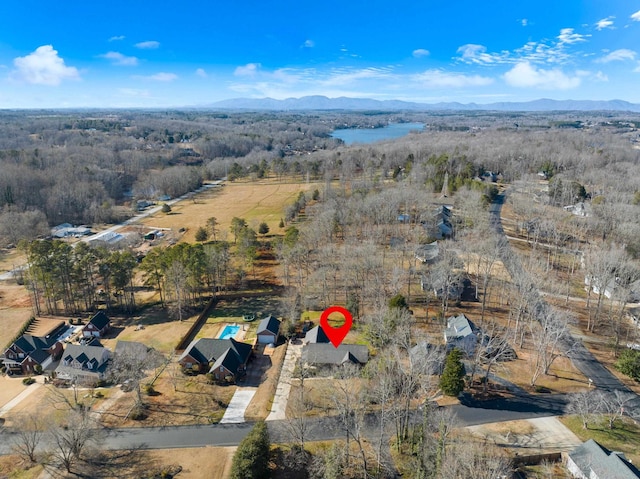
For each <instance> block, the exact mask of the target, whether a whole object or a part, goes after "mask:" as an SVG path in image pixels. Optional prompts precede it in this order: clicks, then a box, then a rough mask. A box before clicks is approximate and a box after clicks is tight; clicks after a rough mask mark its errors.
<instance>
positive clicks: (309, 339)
mask: <svg viewBox="0 0 640 479" xmlns="http://www.w3.org/2000/svg"><path fill="white" fill-rule="evenodd" d="M329 342H330V341H329V336H327V333H325V332H324V330H323V329H322V326H320V325H318V326H316V327H315V328H311V329H310V330H309V331H307V333H306V334H305V335H304V341H303V343H305V344H307V343H329Z"/></svg>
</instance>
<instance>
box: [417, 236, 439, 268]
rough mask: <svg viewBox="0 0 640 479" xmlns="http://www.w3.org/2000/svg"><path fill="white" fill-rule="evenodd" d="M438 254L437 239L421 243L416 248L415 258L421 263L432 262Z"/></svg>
mask: <svg viewBox="0 0 640 479" xmlns="http://www.w3.org/2000/svg"><path fill="white" fill-rule="evenodd" d="M439 255H440V247H439V246H438V242H437V241H433V242H431V243H428V244H422V245H420V246H418V248H417V249H416V253H415V256H416V259H417V260H418V261H420V262H421V263H434V262H435V261H436V260H437V259H438V256H439Z"/></svg>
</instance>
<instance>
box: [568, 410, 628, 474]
mask: <svg viewBox="0 0 640 479" xmlns="http://www.w3.org/2000/svg"><path fill="white" fill-rule="evenodd" d="M560 420H561V421H562V423H563V424H564V425H565V426H567V427H568V428H569V429H570V430H571V431H572V432H573V433H574V434H575V435H576V436H578V438H579V439H580V440H581V441H586V440H588V439H593V440H595V441H597V442H598V443H600V444H601V445H603V446H604V447H606V448H607V449H609V450H611V451H622V452H624V454H625V456H626V457H627V459H629V460H631V461H633V463H634V464H638V463H639V461H640V451H639V450H638V441H640V425H637V424H634V423H633V421H632V420H631V419H628V418H624V419H623V420H617V421H616V424H615V428H613V429H609V428H608V426H607V424H606V423H605V422H604V421H601V422H600V423H597V422H592V423H589V429H584V428H583V427H582V422H581V421H580V418H579V417H577V416H567V417H563V418H560Z"/></svg>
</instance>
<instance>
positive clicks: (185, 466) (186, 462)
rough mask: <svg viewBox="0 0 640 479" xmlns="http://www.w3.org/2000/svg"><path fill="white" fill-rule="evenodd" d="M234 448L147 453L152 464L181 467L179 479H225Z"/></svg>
mask: <svg viewBox="0 0 640 479" xmlns="http://www.w3.org/2000/svg"><path fill="white" fill-rule="evenodd" d="M235 451H236V448H235V447H201V448H184V449H161V450H155V451H149V452H148V454H149V457H150V458H151V459H152V462H154V463H160V464H167V465H169V464H176V465H179V466H181V467H182V471H181V472H180V474H179V475H178V477H179V478H180V479H200V478H202V477H207V478H209V479H225V478H227V477H229V474H230V472H231V461H232V460H233V454H234V453H235Z"/></svg>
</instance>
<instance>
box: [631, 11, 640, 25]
mask: <svg viewBox="0 0 640 479" xmlns="http://www.w3.org/2000/svg"><path fill="white" fill-rule="evenodd" d="M630 18H631V20H635V21H636V22H640V10H638V11H637V12H636V13H634V14H632V15H631V17H630Z"/></svg>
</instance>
